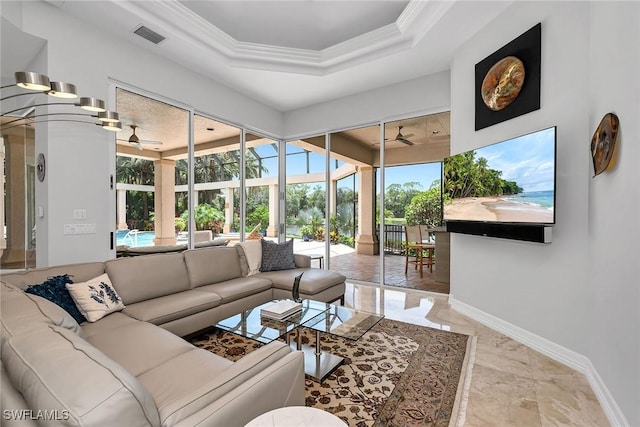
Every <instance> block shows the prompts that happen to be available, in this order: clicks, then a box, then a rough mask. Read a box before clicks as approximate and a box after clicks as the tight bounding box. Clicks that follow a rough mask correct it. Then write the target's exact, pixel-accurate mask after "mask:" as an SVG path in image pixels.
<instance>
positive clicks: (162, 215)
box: [153, 159, 176, 246]
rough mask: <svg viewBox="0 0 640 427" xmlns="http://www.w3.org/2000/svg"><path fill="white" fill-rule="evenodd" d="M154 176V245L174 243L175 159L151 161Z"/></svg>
mask: <svg viewBox="0 0 640 427" xmlns="http://www.w3.org/2000/svg"><path fill="white" fill-rule="evenodd" d="M153 168H154V171H155V172H154V178H155V194H154V214H155V224H154V225H155V232H156V236H155V238H154V239H153V244H154V245H156V246H157V245H175V244H176V227H175V216H176V213H175V205H176V182H175V173H176V172H175V170H176V162H175V160H168V159H161V160H155V161H154V162H153Z"/></svg>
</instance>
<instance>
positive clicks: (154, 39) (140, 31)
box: [133, 25, 166, 44]
mask: <svg viewBox="0 0 640 427" xmlns="http://www.w3.org/2000/svg"><path fill="white" fill-rule="evenodd" d="M133 33H134V34H137V35H139V36H140V37H142V38H143V39H147V40H149V41H150V42H151V43H154V44H158V43H160V42H161V41H162V40H164V39H165V38H166V37H164V36H161V35H160V34H158V33H156V32H155V31H153V30H150V29H149V28H147V27H145V26H144V25H140V26H139V27H138V28H137V29H136V30H135V31H134V32H133Z"/></svg>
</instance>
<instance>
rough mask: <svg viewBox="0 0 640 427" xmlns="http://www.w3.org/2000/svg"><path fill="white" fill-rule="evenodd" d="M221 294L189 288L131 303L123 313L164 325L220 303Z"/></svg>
mask: <svg viewBox="0 0 640 427" xmlns="http://www.w3.org/2000/svg"><path fill="white" fill-rule="evenodd" d="M220 301H221V298H220V296H218V295H216V294H213V293H211V292H202V291H201V290H200V289H198V290H188V291H183V292H179V293H177V294H172V295H165V296H163V297H158V298H153V299H150V300H147V301H140V302H138V303H135V304H131V305H129V306H128V307H127V308H125V309H124V311H123V313H124V314H126V315H128V316H131V317H133V318H134V319H138V320H143V321H145V322H150V323H153V324H154V325H162V324H163V323H167V322H171V321H172V320H175V319H180V318H183V317H187V316H190V315H192V314H195V313H200V312H201V311H205V310H208V309H210V308H214V307H217V306H219V305H220Z"/></svg>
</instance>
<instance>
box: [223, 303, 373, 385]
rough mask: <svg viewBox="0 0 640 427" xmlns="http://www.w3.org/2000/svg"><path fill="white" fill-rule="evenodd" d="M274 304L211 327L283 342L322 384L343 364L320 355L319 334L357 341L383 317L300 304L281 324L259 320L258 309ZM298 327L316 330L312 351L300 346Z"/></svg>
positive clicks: (323, 354) (349, 310) (327, 355)
mask: <svg viewBox="0 0 640 427" xmlns="http://www.w3.org/2000/svg"><path fill="white" fill-rule="evenodd" d="M273 302H274V301H270V302H267V303H265V304H261V305H259V306H257V307H254V308H252V309H249V310H247V311H244V312H242V313H238V314H236V315H233V316H231V317H228V318H226V319H223V320H221V321H220V322H218V323H216V324H215V325H214V326H215V327H217V328H219V329H222V330H225V331H228V332H231V333H234V334H237V335H240V336H243V337H245V338H250V339H254V340H256V341H259V342H261V343H264V344H268V343H270V342H271V341H274V340H277V339H279V338H284V339H285V340H286V342H287V344H289V345H291V346H292V347H293V348H294V349H296V350H301V351H302V352H304V365H305V374H307V375H308V376H309V377H310V378H312V379H314V380H316V381H319V382H322V381H324V380H325V379H326V378H327V377H328V376H329V375H330V374H331V373H332V372H333V371H334V370H335V369H336V368H337V367H338V366H340V365H341V364H342V362H344V358H343V357H340V356H337V355H335V354H331V353H328V352H323V351H321V349H320V334H321V333H327V334H331V335H335V336H339V337H343V338H346V339H349V340H358V339H360V337H362V335H364V334H365V332H367V331H368V330H369V329H371V328H372V327H373V326H374V325H375V324H376V323H378V322H379V321H380V320H381V319H382V318H383V317H384V316H380V315H377V314H373V313H367V312H364V311H359V310H354V309H352V308H348V307H343V306H339V305H335V304H329V303H324V302H320V301H314V300H303V301H302V311H300V312H298V313H295V314H293V315H291V316H290V317H287V318H285V319H283V320H273V319H267V318H264V317H262V316H260V309H262V308H264V307H266V306H269V305H271V304H272V303H273ZM299 327H307V328H310V329H313V330H315V332H316V334H315V341H316V342H315V344H316V345H315V348H314V347H311V346H307V345H303V344H302V334H301V333H300V331H299V330H298V328H299ZM294 332H295V335H296V339H295V343H292V342H291V341H292V340H291V339H292V335H293V333H294Z"/></svg>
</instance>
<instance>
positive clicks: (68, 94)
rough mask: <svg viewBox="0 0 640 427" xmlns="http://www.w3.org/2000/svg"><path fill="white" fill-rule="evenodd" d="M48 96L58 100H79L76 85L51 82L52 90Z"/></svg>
mask: <svg viewBox="0 0 640 427" xmlns="http://www.w3.org/2000/svg"><path fill="white" fill-rule="evenodd" d="M47 94H48V95H51V96H54V97H56V98H77V97H78V93H77V92H76V85H73V84H71V83H63V82H51V90H50V91H48V92H47Z"/></svg>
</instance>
